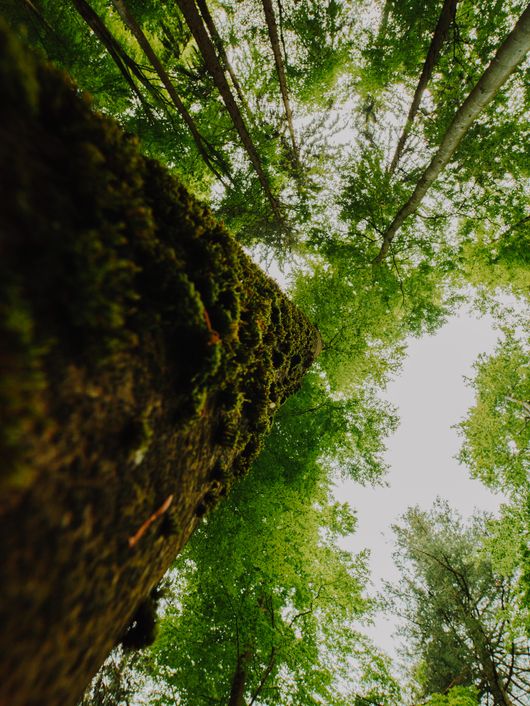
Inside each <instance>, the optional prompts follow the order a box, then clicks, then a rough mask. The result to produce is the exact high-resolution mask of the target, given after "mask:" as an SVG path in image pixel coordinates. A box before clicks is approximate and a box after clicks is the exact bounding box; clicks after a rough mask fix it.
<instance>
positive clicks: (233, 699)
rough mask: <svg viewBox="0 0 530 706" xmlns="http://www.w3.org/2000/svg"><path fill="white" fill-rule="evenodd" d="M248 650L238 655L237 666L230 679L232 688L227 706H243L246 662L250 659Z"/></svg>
mask: <svg viewBox="0 0 530 706" xmlns="http://www.w3.org/2000/svg"><path fill="white" fill-rule="evenodd" d="M251 656H252V655H251V653H250V651H249V650H247V651H246V652H243V654H240V655H238V657H237V665H236V669H235V671H234V676H233V677H232V686H231V689H230V699H229V701H228V706H245V701H244V698H245V685H246V682H247V662H248V661H249V659H250V657H251Z"/></svg>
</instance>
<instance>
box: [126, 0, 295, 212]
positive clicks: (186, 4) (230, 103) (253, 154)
mask: <svg viewBox="0 0 530 706" xmlns="http://www.w3.org/2000/svg"><path fill="white" fill-rule="evenodd" d="M115 1H116V0H115ZM121 1H122V0H120V2H121ZM177 5H178V6H179V8H180V11H181V12H182V14H183V16H184V19H185V20H186V22H187V24H188V27H189V28H190V30H191V33H192V34H193V38H194V39H195V41H196V43H197V46H198V48H199V51H200V52H201V54H202V57H203V59H204V62H205V64H206V68H207V69H208V71H209V72H210V74H211V76H212V78H213V80H214V83H215V85H216V86H217V89H218V91H219V93H220V94H221V98H222V99H223V102H224V104H225V106H226V109H227V110H228V113H229V115H230V117H231V119H232V122H233V124H234V127H235V128H236V130H237V133H238V135H239V137H240V139H241V142H242V144H243V147H244V148H245V150H246V152H247V154H248V157H249V159H250V162H251V164H252V166H253V167H254V171H255V172H256V175H257V177H258V179H259V182H260V184H261V187H262V189H263V191H264V193H265V195H266V197H267V199H268V201H269V203H270V206H271V209H272V212H273V213H274V215H275V217H276V219H277V221H278V222H279V223H283V218H282V214H281V211H280V205H279V203H278V200H277V199H276V197H275V196H274V194H273V193H272V191H271V188H270V186H269V181H268V179H267V175H266V174H265V171H264V169H263V166H262V164H261V160H260V158H259V155H258V152H257V149H256V146H255V145H254V142H253V140H252V138H251V136H250V134H249V132H248V130H247V126H246V125H245V121H244V120H243V116H242V115H241V112H240V110H239V108H238V107H237V104H236V102H235V99H234V96H233V95H232V91H231V90H230V86H229V85H228V82H227V80H226V76H225V74H224V71H223V68H222V66H221V64H220V62H219V59H218V58H217V54H216V52H215V47H214V45H213V43H212V40H211V39H210V37H209V36H208V32H207V31H206V28H205V26H204V24H203V22H202V19H201V17H200V15H199V12H198V10H197V7H196V6H195V2H194V0H177Z"/></svg>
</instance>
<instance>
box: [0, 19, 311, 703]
mask: <svg viewBox="0 0 530 706" xmlns="http://www.w3.org/2000/svg"><path fill="white" fill-rule="evenodd" d="M0 94H1V95H2V96H4V98H5V100H4V103H3V105H2V110H1V111H0V192H1V193H2V195H3V207H2V209H0V342H1V345H0V409H2V412H3V413H4V415H3V417H2V424H1V425H0V458H1V459H2V464H1V466H0V557H1V561H0V585H1V586H2V591H1V595H0V625H1V626H2V629H1V630H0V655H1V660H0V704H2V705H3V704H6V706H7V705H9V706H43V705H46V706H48V705H49V706H55V705H57V706H58V705H59V704H60V705H61V706H71V705H73V704H76V703H77V702H78V700H79V698H80V695H81V692H82V691H83V689H84V688H85V687H86V685H87V683H88V682H89V680H90V678H91V677H92V676H93V674H94V673H95V672H96V670H97V669H98V668H99V667H100V665H101V663H102V662H103V660H104V659H105V657H106V656H107V654H108V652H109V651H110V649H111V648H112V647H113V645H115V644H116V642H118V641H119V640H120V636H122V635H123V632H124V629H125V628H126V627H127V625H128V624H129V623H130V621H131V617H132V616H133V615H134V614H135V613H136V609H137V607H138V605H139V604H141V603H142V601H143V600H144V599H145V597H146V595H147V594H148V593H149V592H150V591H151V589H152V588H153V586H154V585H155V584H156V583H157V582H158V581H159V579H160V577H161V576H162V575H163V574H164V572H165V571H166V570H167V568H168V567H169V566H170V564H171V562H172V561H173V559H174V557H175V555H176V554H177V552H178V551H180V549H181V548H182V547H183V546H184V544H185V543H186V541H187V539H188V538H189V536H190V534H191V533H192V531H193V529H194V528H195V527H196V525H197V523H198V521H199V517H200V516H202V515H203V514H204V513H205V512H206V511H207V510H208V509H209V508H210V507H212V505H213V504H214V503H215V502H216V500H217V499H219V498H221V497H222V496H223V495H224V494H226V493H227V492H228V491H229V489H230V487H231V485H232V484H233V483H234V482H236V480H237V478H238V477H239V476H240V475H242V474H244V473H245V472H246V470H247V469H248V467H249V465H250V463H251V462H252V460H253V459H254V458H255V456H256V454H257V453H258V451H259V448H260V445H261V443H262V438H263V435H264V434H265V433H266V431H267V430H268V429H269V428H270V425H271V414H272V411H273V409H277V408H278V407H279V405H280V404H281V402H282V401H283V400H285V399H286V397H287V396H289V395H290V394H291V393H292V392H293V391H294V390H295V389H296V388H297V386H299V384H300V381H301V377H302V375H303V372H304V370H305V369H306V368H307V366H308V365H309V364H310V363H311V361H312V359H313V357H314V356H315V354H316V352H317V350H318V348H319V336H318V333H317V332H316V330H315V329H314V328H313V327H312V326H311V324H310V323H309V322H308V321H307V320H306V318H305V317H304V316H303V315H302V313H301V312H300V311H298V310H297V309H296V308H295V307H294V306H293V305H292V304H291V303H290V302H289V301H288V300H287V299H286V298H285V296H284V295H283V294H282V293H281V291H280V290H279V288H278V287H277V286H276V285H275V284H274V283H273V282H272V281H271V280H270V279H269V278H268V277H267V276H266V275H264V274H263V273H261V272H260V271H259V269H258V268H257V267H256V266H255V265H254V264H253V263H252V262H251V261H250V260H249V258H248V257H247V256H246V255H245V254H244V252H243V251H242V250H241V249H240V248H239V247H238V245H237V244H236V243H235V241H234V240H233V239H232V238H231V237H230V236H229V234H228V233H227V232H226V231H225V230H224V229H223V228H222V227H221V226H220V225H219V224H218V223H216V222H215V220H214V219H213V217H212V216H211V214H210V213H209V212H208V210H207V209H206V208H205V207H204V206H203V205H201V204H199V203H198V202H197V201H196V200H195V199H194V198H193V197H192V196H191V195H190V194H188V193H187V192H186V190H185V189H184V188H183V187H182V186H181V185H180V184H179V183H178V182H177V181H176V180H175V179H173V177H172V176H171V175H170V174H169V173H168V172H167V171H166V170H164V169H163V168H162V167H161V166H160V165H159V164H157V163H156V162H154V161H153V160H150V159H147V158H145V157H143V156H142V154H141V153H140V151H139V149H138V146H137V143H136V141H135V140H134V139H133V138H131V136H130V135H126V134H124V133H123V132H122V131H121V129H120V128H119V126H118V125H117V124H116V123H114V122H113V121H111V120H109V119H107V118H105V117H104V116H102V115H100V114H96V113H92V112H91V111H90V108H89V106H88V103H87V101H85V100H84V98H82V97H81V96H80V95H79V94H78V93H77V92H76V91H75V90H73V89H72V87H71V84H70V82H68V81H65V80H64V78H63V75H62V74H60V73H58V72H55V71H54V70H53V69H51V68H50V67H48V66H43V65H40V64H38V65H37V63H36V61H35V60H34V59H33V57H32V56H31V54H30V53H29V52H28V51H27V50H26V49H25V48H23V47H22V46H20V45H19V44H18V43H17V42H16V41H15V39H14V38H13V36H12V35H11V34H10V33H9V32H8V31H7V29H4V25H3V23H0ZM278 350H280V351H282V356H281V360H279V358H278V356H275V355H274V352H275V351H278ZM275 366H276V367H275ZM241 400H244V403H243V404H242V402H241Z"/></svg>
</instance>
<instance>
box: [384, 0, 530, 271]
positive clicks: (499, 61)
mask: <svg viewBox="0 0 530 706" xmlns="http://www.w3.org/2000/svg"><path fill="white" fill-rule="evenodd" d="M529 49H530V6H528V7H527V8H526V10H525V11H524V12H523V14H522V15H521V17H520V18H519V21H518V22H517V24H516V25H515V27H514V29H513V30H512V32H510V34H509V35H508V37H507V38H506V39H505V41H504V42H503V44H502V45H501V47H500V48H499V50H498V51H497V54H496V55H495V57H494V58H493V60H492V62H491V64H490V65H489V66H488V68H487V69H486V71H485V72H484V73H483V74H482V77H481V78H480V80H479V82H478V83H477V85H476V86H475V88H474V89H473V90H472V91H471V93H470V94H469V96H468V97H467V98H466V100H465V101H464V103H463V104H462V105H461V106H460V108H459V109H458V111H457V112H456V114H455V116H454V118H453V120H452V122H451V124H450V125H449V127H448V128H447V130H446V132H445V134H444V136H443V138H442V141H441V144H440V146H439V147H438V150H437V152H436V154H435V155H434V157H433V158H432V160H431V162H430V164H429V166H428V167H427V169H426V170H425V171H424V172H423V174H422V176H421V178H420V180H419V181H418V183H417V184H416V188H415V189H414V191H413V193H412V195H411V196H410V198H409V200H408V201H407V202H406V203H405V204H404V205H403V206H402V207H401V209H400V210H399V211H398V213H397V215H396V216H395V218H394V220H393V221H392V223H391V224H390V225H389V226H388V228H387V230H386V231H385V233H384V235H383V243H382V245H381V249H380V251H379V253H378V255H377V256H376V257H375V258H374V260H373V262H374V264H379V263H381V262H382V261H383V260H384V258H385V257H386V256H387V254H388V251H389V249H390V245H391V244H392V241H393V240H394V237H395V235H396V233H397V232H398V230H399V229H400V228H401V226H402V225H403V223H404V221H405V219H406V218H407V217H408V216H410V215H411V214H413V213H414V212H415V211H416V210H417V208H418V207H419V205H420V204H421V202H422V200H423V198H424V196H425V194H426V193H427V191H428V190H429V188H430V187H431V186H432V184H433V183H434V181H435V180H436V179H437V178H438V176H439V175H440V173H441V172H442V170H443V169H444V167H445V166H446V165H447V163H448V162H449V161H450V159H451V157H452V156H453V155H454V153H455V152H456V150H457V148H458V146H459V144H460V142H461V141H462V139H463V137H464V136H465V134H466V132H467V131H468V129H469V127H470V126H471V125H472V123H473V121H474V120H475V119H476V118H477V117H478V116H479V115H480V113H481V112H482V111H483V110H484V108H485V107H486V106H487V105H488V104H489V103H491V101H492V100H493V99H494V98H495V96H496V94H497V92H498V91H499V89H500V88H501V86H502V85H503V84H504V83H505V82H506V80H507V79H508V78H509V77H510V75H511V74H512V73H513V71H514V70H515V69H516V68H517V66H518V65H519V64H520V62H521V61H522V60H523V59H524V57H525V56H526V54H527V53H528V51H529Z"/></svg>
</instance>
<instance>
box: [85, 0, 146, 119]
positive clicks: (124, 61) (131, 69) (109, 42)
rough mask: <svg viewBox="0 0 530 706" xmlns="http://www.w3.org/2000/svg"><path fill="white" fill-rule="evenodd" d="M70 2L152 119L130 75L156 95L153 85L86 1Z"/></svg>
mask: <svg viewBox="0 0 530 706" xmlns="http://www.w3.org/2000/svg"><path fill="white" fill-rule="evenodd" d="M72 2H73V4H74V6H75V8H76V10H77V11H78V12H79V14H80V15H81V17H82V18H83V19H84V20H85V22H86V23H87V25H88V26H89V27H90V28H91V30H92V31H93V32H94V34H95V35H96V37H97V38H98V39H99V40H100V42H101V43H102V44H103V46H104V47H105V48H106V50H107V51H108V52H109V54H110V56H111V57H112V60H113V61H114V63H115V64H116V66H117V67H118V69H119V71H120V73H121V75H122V76H123V78H124V80H125V82H126V83H127V85H128V86H129V87H130V89H131V91H132V92H133V93H134V95H135V96H136V97H137V98H138V100H139V101H140V103H141V104H142V107H143V108H144V110H145V111H146V113H147V115H148V116H149V118H150V119H151V120H153V114H152V112H151V108H150V107H149V104H148V103H147V101H146V100H145V98H144V96H143V95H142V93H141V91H140V90H139V89H138V87H137V85H136V83H135V82H134V80H133V78H132V76H135V77H136V78H137V79H139V80H140V82H141V83H142V84H143V85H144V86H148V88H149V90H150V92H151V93H154V94H155V95H157V94H156V90H155V87H154V86H153V85H152V84H151V83H150V82H149V81H148V80H147V77H146V76H145V74H144V72H143V71H142V69H141V68H140V66H139V65H138V64H137V63H136V62H135V61H134V60H133V59H132V58H131V57H130V56H129V55H128V54H127V52H126V51H125V50H124V49H123V47H122V46H121V45H120V43H119V42H118V41H116V39H115V38H114V37H113V36H112V34H111V32H109V30H108V28H107V27H106V26H105V24H104V22H103V21H102V19H101V17H99V15H98V14H97V13H96V12H94V10H93V9H92V7H91V6H90V5H89V4H88V2H86V0H72ZM131 74H132V75H131Z"/></svg>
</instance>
